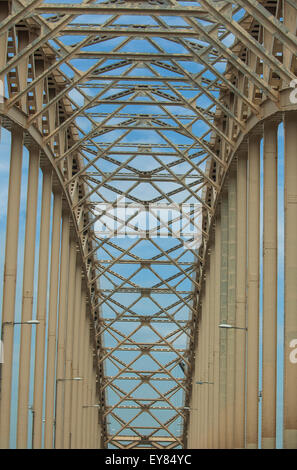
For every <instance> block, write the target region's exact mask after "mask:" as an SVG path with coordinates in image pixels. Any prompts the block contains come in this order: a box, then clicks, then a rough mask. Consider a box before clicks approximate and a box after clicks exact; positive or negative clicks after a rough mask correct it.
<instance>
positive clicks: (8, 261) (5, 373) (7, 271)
mask: <svg viewBox="0 0 297 470" xmlns="http://www.w3.org/2000/svg"><path fill="white" fill-rule="evenodd" d="M22 159H23V131H22V130H21V129H19V128H13V129H12V132H11V154H10V170H9V188H8V202H7V222H6V245H5V265H4V282H3V304H2V329H1V340H2V341H3V348H4V363H3V364H0V366H1V377H0V380H1V383H0V385H1V388H0V390H1V396H0V397H1V404H0V447H1V448H3V449H8V448H9V436H10V403H11V380H12V359H13V322H14V316H15V292H16V278H17V258H18V237H19V213H20V194H21V177H22Z"/></svg>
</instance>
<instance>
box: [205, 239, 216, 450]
mask: <svg viewBox="0 0 297 470" xmlns="http://www.w3.org/2000/svg"><path fill="white" fill-rule="evenodd" d="M214 254H215V253H214V243H213V242H212V245H211V248H210V261H209V264H210V266H209V291H208V298H209V300H208V305H209V312H208V317H209V334H208V337H209V347H208V379H207V381H208V384H207V385H206V386H207V390H208V437H207V448H208V449H213V436H214V428H213V425H214V407H213V404H214V403H213V399H214V387H213V383H214V328H215V289H214V285H215V271H214V269H215V258H214Z"/></svg>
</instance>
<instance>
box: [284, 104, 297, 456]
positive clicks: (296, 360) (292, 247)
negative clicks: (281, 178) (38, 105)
mask: <svg viewBox="0 0 297 470" xmlns="http://www.w3.org/2000/svg"><path fill="white" fill-rule="evenodd" d="M284 127H285V337H284V340H285V344H284V435H283V446H284V448H285V449H297V400H296V390H297V314H296V312H297V289H296V285H297V243H296V233H297V158H296V148H297V113H296V112H294V113H287V114H285V122H284Z"/></svg>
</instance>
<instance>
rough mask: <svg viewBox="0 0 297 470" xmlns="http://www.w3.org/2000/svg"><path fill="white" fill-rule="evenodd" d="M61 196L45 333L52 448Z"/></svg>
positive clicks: (47, 444)
mask: <svg viewBox="0 0 297 470" xmlns="http://www.w3.org/2000/svg"><path fill="white" fill-rule="evenodd" d="M61 216H62V194H61V193H60V192H59V193H55V194H54V204H53V216H52V241H51V266H50V290H49V308H48V331H47V336H48V337H47V364H46V402H45V426H44V431H45V433H44V447H45V448H46V449H52V448H53V432H54V425H55V422H54V410H55V405H54V404H55V389H56V386H55V380H56V373H55V370H56V330H57V298H58V286H59V260H60V238H61V233H60V232H61Z"/></svg>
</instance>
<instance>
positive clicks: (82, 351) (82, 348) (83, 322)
mask: <svg viewBox="0 0 297 470" xmlns="http://www.w3.org/2000/svg"><path fill="white" fill-rule="evenodd" d="M80 315H81V320H80V341H79V349H80V354H79V376H80V377H84V356H85V342H86V334H85V329H86V289H85V287H84V286H83V288H82V292H81V310H80ZM77 385H78V399H77V426H76V429H75V434H76V439H75V447H76V448H77V449H80V448H82V432H83V431H82V417H83V411H84V410H83V408H82V406H83V405H84V403H83V390H84V382H83V381H81V382H78V384H77Z"/></svg>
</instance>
